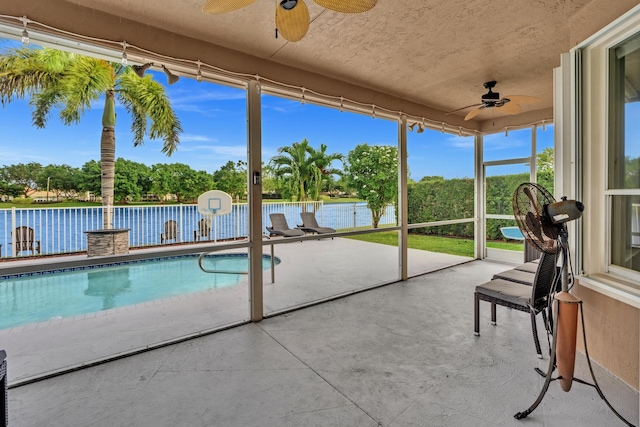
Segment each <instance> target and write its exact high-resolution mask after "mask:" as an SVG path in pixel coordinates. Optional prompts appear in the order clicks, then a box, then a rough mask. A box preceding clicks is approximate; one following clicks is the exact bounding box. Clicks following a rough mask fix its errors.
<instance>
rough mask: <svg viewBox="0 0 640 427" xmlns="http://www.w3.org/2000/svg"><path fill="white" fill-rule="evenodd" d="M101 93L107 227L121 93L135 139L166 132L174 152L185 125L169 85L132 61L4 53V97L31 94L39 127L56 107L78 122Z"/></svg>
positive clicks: (0, 73)
mask: <svg viewBox="0 0 640 427" xmlns="http://www.w3.org/2000/svg"><path fill="white" fill-rule="evenodd" d="M102 96H104V110H103V115H102V137H101V139H100V158H101V172H102V187H101V193H102V194H101V195H102V206H103V207H104V210H103V227H104V228H112V227H113V221H112V214H111V211H112V209H111V206H112V205H113V184H114V175H115V166H114V162H115V145H116V140H115V125H116V114H115V102H116V98H117V100H118V102H119V103H120V104H122V105H123V106H124V108H125V109H126V110H127V112H128V113H129V114H130V115H131V117H132V124H131V132H132V134H133V145H134V146H138V145H141V144H142V143H143V142H144V137H145V136H146V135H148V136H149V137H150V138H151V139H156V138H162V139H163V141H164V146H163V148H162V152H163V153H166V154H167V155H168V156H170V155H171V154H172V153H173V152H174V151H175V150H176V148H177V146H178V144H179V143H180V141H179V138H178V137H179V134H180V132H182V127H181V126H180V121H179V120H178V119H177V117H176V116H175V114H174V112H173V110H172V109H171V104H170V102H169V99H168V97H167V95H166V92H165V89H164V87H163V86H162V85H161V84H160V83H158V82H156V81H154V80H152V79H151V77H149V76H146V77H144V78H140V77H138V76H137V75H136V74H135V72H134V71H133V70H132V69H131V67H128V66H124V65H122V64H117V63H113V62H109V61H105V60H103V59H97V58H91V57H87V56H82V55H77V54H74V53H69V52H62V51H59V50H55V49H47V48H42V49H40V48H37V49H36V48H27V47H22V48H17V49H8V50H7V51H6V52H4V55H3V56H2V57H0V103H1V104H2V105H3V106H4V105H6V104H7V103H9V102H11V101H13V100H14V99H21V98H25V97H29V98H30V100H29V103H30V104H31V106H32V108H33V113H32V116H33V124H34V125H35V126H37V127H39V128H44V127H45V126H46V124H47V119H48V116H49V114H50V112H51V110H52V109H56V108H58V109H60V120H61V121H62V123H63V124H65V125H71V124H77V123H78V122H79V121H80V117H81V116H82V114H84V112H85V111H86V110H88V109H90V108H91V103H92V102H93V101H96V100H98V99H99V98H100V97H102ZM148 120H150V122H151V123H150V124H149V123H148Z"/></svg>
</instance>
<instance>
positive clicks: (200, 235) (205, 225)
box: [193, 218, 211, 242]
mask: <svg viewBox="0 0 640 427" xmlns="http://www.w3.org/2000/svg"><path fill="white" fill-rule="evenodd" d="M202 239H205V240H211V220H210V219H208V218H202V219H201V220H200V221H198V229H197V230H193V241H194V242H197V241H198V240H202Z"/></svg>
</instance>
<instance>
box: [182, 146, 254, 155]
mask: <svg viewBox="0 0 640 427" xmlns="http://www.w3.org/2000/svg"><path fill="white" fill-rule="evenodd" d="M178 150H179V151H180V152H183V153H186V152H190V153H191V152H199V153H203V155H205V156H207V155H215V156H228V157H234V158H242V159H244V158H246V157H247V147H246V146H244V145H215V144H211V145H180V147H179V148H178Z"/></svg>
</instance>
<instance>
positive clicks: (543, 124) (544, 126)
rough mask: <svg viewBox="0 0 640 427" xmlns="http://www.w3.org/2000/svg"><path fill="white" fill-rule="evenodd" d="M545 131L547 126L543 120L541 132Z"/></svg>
mask: <svg viewBox="0 0 640 427" xmlns="http://www.w3.org/2000/svg"><path fill="white" fill-rule="evenodd" d="M546 130H547V126H546V125H545V122H544V120H543V121H542V131H543V132H544V131H546Z"/></svg>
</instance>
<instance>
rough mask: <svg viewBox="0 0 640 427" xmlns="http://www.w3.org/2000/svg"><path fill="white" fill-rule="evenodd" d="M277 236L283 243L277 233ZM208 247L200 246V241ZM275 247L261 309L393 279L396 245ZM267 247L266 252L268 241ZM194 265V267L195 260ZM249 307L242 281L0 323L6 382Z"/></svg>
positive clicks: (237, 316)
mask: <svg viewBox="0 0 640 427" xmlns="http://www.w3.org/2000/svg"><path fill="white" fill-rule="evenodd" d="M279 241H280V242H284V240H282V239H279ZM210 246H211V245H201V248H207V247H210ZM163 249H164V250H163ZM167 249H170V252H167ZM197 249H198V248H197V247H196V248H194V247H193V246H190V247H184V246H178V247H173V248H167V247H164V248H152V249H149V250H146V251H136V252H135V253H132V254H130V255H131V256H129V257H126V258H127V259H131V258H148V257H149V256H161V255H164V256H167V255H171V256H174V255H180V254H184V253H186V252H191V253H193V252H194V251H195V250H197ZM274 250H275V256H276V257H278V258H280V259H281V263H280V264H279V265H278V266H276V268H275V279H276V281H275V283H273V284H272V283H271V272H270V270H265V271H264V275H263V280H264V311H265V314H266V315H271V314H274V313H279V312H283V311H287V310H290V309H292V308H295V307H299V306H300V305H304V304H310V303H317V302H320V301H323V300H326V299H328V298H331V297H334V296H336V295H344V294H349V293H353V292H355V291H359V290H362V289H365V288H368V287H371V286H374V285H378V284H384V283H391V282H395V281H397V280H398V271H397V270H398V268H397V264H398V261H397V260H398V257H397V248H395V247H393V246H387V245H377V244H371V243H367V242H362V241H358V240H353V239H345V238H335V239H312V240H307V241H304V242H292V243H288V244H277V245H275V246H274ZM225 252H226V253H229V252H231V253H238V252H244V253H246V248H244V249H232V250H227V251H223V252H219V253H225ZM265 253H266V254H269V253H270V250H269V249H268V248H267V247H265ZM345 254H348V256H345ZM123 258H124V257H93V258H90V259H88V258H87V256H86V255H74V256H69V257H59V258H53V259H52V258H48V259H36V260H29V261H12V262H5V263H2V265H1V266H0V275H4V274H7V273H6V272H7V271H13V272H15V271H17V269H19V270H21V271H25V269H29V270H35V271H38V270H43V269H63V268H69V267H73V266H78V265H83V264H86V263H104V262H114V261H122V260H123ZM409 260H410V262H409V271H410V274H412V275H414V274H419V273H422V272H424V271H433V270H437V269H440V268H444V267H447V266H451V265H455V264H459V263H461V262H467V261H469V260H470V259H469V258H466V257H458V256H452V255H445V254H436V253H432V252H425V251H411V252H410V256H409ZM26 264H29V265H28V266H27V265H26ZM194 268H198V267H197V265H196V264H195V262H194ZM159 285H161V284H159ZM248 307H249V290H248V286H247V284H246V281H245V282H243V283H240V284H239V285H236V286H233V287H228V288H220V289H209V290H206V291H202V292H197V293H193V294H188V295H182V296H176V297H171V298H167V299H161V300H155V301H150V302H145V303H140V304H135V305H130V306H125V307H121V308H114V309H110V310H104V311H100V312H95V313H89V314H81V315H78V316H74V317H65V318H54V319H50V320H48V321H45V322H40V323H31V324H27V325H24V326H18V327H15V328H11V329H4V330H0V343H2V346H3V347H2V348H3V349H5V350H6V351H7V354H8V355H10V357H11V359H12V363H11V365H12V366H11V369H10V370H9V381H10V383H14V382H16V381H17V382H23V381H29V380H30V379H31V378H33V377H38V376H40V375H43V374H45V375H46V374H55V373H57V372H59V371H60V370H65V369H69V368H71V369H73V368H75V367H80V366H84V365H86V364H88V363H94V362H99V361H102V360H104V359H105V358H110V357H112V356H113V355H119V354H123V353H126V352H130V351H138V350H142V349H145V348H147V347H150V346H156V345H158V343H166V342H168V341H170V340H173V339H175V338H176V337H189V336H194V335H204V334H207V333H209V332H211V331H215V330H218V329H224V328H227V327H230V326H234V325H238V324H242V323H246V322H247V321H248V319H249V310H248Z"/></svg>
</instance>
